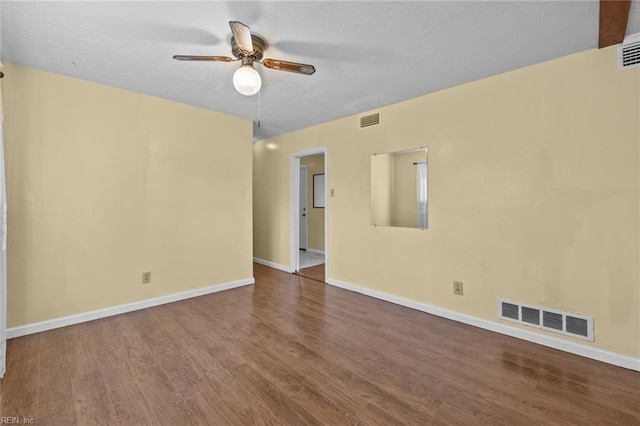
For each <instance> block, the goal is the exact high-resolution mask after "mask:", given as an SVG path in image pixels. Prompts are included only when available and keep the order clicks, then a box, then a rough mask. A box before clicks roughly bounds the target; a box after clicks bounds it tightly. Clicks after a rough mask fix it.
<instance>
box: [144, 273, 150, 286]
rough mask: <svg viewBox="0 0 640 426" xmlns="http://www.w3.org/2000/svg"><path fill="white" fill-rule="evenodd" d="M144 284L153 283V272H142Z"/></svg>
mask: <svg viewBox="0 0 640 426" xmlns="http://www.w3.org/2000/svg"><path fill="white" fill-rule="evenodd" d="M142 284H151V272H143V273H142Z"/></svg>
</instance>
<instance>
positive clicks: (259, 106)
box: [258, 92, 261, 128]
mask: <svg viewBox="0 0 640 426" xmlns="http://www.w3.org/2000/svg"><path fill="white" fill-rule="evenodd" d="M260 109H261V105H260V92H258V128H260Z"/></svg>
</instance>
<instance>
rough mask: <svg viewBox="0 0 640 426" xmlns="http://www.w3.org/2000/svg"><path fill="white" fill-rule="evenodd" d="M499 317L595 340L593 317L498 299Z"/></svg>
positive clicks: (591, 340)
mask: <svg viewBox="0 0 640 426" xmlns="http://www.w3.org/2000/svg"><path fill="white" fill-rule="evenodd" d="M498 318H501V319H505V320H508V321H513V322H517V323H519V324H524V325H528V326H532V327H536V328H541V329H543V330H547V331H553V332H555V333H559V334H564V335H566V336H572V337H577V338H579V339H584V340H589V341H590V342H593V317H590V316H585V315H578V314H574V313H569V312H562V311H558V310H555V309H549V308H544V307H541V306H531V305H523V304H521V303H517V302H512V301H509V300H504V299H498Z"/></svg>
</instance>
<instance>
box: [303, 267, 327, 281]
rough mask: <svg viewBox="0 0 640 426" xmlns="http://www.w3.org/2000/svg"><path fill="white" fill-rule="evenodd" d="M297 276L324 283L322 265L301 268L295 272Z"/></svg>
mask: <svg viewBox="0 0 640 426" xmlns="http://www.w3.org/2000/svg"><path fill="white" fill-rule="evenodd" d="M297 274H298V275H300V276H301V277H305V278H311V279H312V280H316V281H320V282H321V283H323V282H324V263H322V264H320V265H316V266H310V267H308V268H302V269H300V270H299V271H298V272H297Z"/></svg>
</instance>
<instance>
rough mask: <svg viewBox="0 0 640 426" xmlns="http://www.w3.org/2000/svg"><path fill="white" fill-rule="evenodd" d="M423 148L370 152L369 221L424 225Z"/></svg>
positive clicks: (396, 224)
mask: <svg viewBox="0 0 640 426" xmlns="http://www.w3.org/2000/svg"><path fill="white" fill-rule="evenodd" d="M427 198H428V193H427V149H426V148H416V149H409V150H405V151H396V152H387V153H382V154H373V155H372V156H371V224H372V225H374V226H397V227H402V228H419V229H426V228H428V224H429V213H428V210H427V206H428V203H427Z"/></svg>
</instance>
